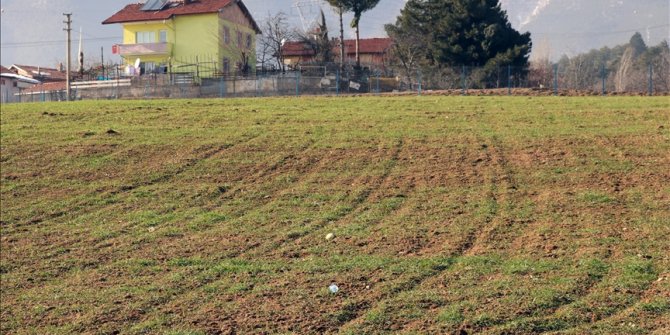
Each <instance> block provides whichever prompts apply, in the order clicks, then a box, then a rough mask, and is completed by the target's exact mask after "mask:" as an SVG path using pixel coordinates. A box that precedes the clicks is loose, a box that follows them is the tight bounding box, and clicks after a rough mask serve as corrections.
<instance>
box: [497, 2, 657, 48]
mask: <svg viewBox="0 0 670 335" xmlns="http://www.w3.org/2000/svg"><path fill="white" fill-rule="evenodd" d="M500 2H501V4H502V6H503V8H504V9H506V10H507V13H508V16H509V19H510V21H511V22H512V24H513V25H514V26H515V27H516V28H517V29H518V30H520V31H530V32H531V33H532V35H533V41H534V43H535V46H542V47H545V48H546V47H550V48H551V52H550V54H551V56H552V58H556V57H559V56H560V55H561V54H575V53H580V52H584V51H588V50H590V49H593V48H600V47H603V46H605V45H609V46H612V45H617V44H622V43H625V42H627V41H628V40H629V39H630V37H631V36H632V35H633V34H634V33H635V32H636V31H638V32H640V33H641V34H642V36H643V37H644V38H645V42H647V44H651V45H655V44H658V43H660V42H661V41H662V40H664V39H669V38H670V1H668V0H501V1H500Z"/></svg>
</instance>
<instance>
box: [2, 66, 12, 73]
mask: <svg viewBox="0 0 670 335" xmlns="http://www.w3.org/2000/svg"><path fill="white" fill-rule="evenodd" d="M0 73H14V72H12V71H9V69H8V68H6V67H4V66H2V65H0Z"/></svg>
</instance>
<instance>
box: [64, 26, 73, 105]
mask: <svg viewBox="0 0 670 335" xmlns="http://www.w3.org/2000/svg"><path fill="white" fill-rule="evenodd" d="M63 15H64V16H65V17H66V18H67V20H66V21H63V23H65V24H66V28H64V29H63V30H65V31H66V32H67V57H66V58H67V68H66V69H67V70H66V81H65V83H66V85H67V86H66V88H65V94H66V95H67V97H66V100H67V101H70V70H71V67H72V54H71V52H70V49H71V48H72V36H71V35H72V34H71V33H72V13H63Z"/></svg>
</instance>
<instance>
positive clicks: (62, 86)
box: [22, 81, 67, 93]
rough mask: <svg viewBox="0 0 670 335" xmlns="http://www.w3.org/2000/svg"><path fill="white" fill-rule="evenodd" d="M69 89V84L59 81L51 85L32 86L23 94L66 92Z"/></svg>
mask: <svg viewBox="0 0 670 335" xmlns="http://www.w3.org/2000/svg"><path fill="white" fill-rule="evenodd" d="M66 88H67V83H66V82H64V81H57V82H51V83H43V84H37V85H33V86H30V87H28V88H26V89H25V90H23V91H22V93H40V92H53V91H65V90H66Z"/></svg>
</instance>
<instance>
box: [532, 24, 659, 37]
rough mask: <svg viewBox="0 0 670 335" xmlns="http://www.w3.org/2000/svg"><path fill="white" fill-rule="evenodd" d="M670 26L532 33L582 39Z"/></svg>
mask: <svg viewBox="0 0 670 335" xmlns="http://www.w3.org/2000/svg"><path fill="white" fill-rule="evenodd" d="M668 27H670V24H662V25H658V26H649V27H640V28H635V29H628V30H615V31H602V32H579V33H570V32H531V33H532V34H533V35H561V36H567V37H570V36H572V37H581V36H604V35H616V34H625V33H634V32H638V31H643V30H647V29H649V30H656V29H661V28H668Z"/></svg>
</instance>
